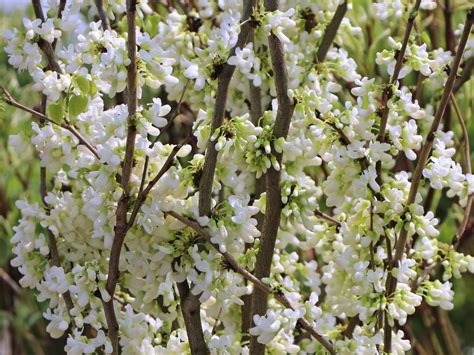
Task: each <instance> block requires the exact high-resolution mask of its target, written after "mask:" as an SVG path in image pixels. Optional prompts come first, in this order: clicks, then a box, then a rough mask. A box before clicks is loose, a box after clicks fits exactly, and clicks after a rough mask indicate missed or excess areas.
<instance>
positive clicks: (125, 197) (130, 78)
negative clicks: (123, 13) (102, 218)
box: [103, 0, 138, 354]
mask: <svg viewBox="0 0 474 355" xmlns="http://www.w3.org/2000/svg"><path fill="white" fill-rule="evenodd" d="M136 7H137V1H136V0H127V25H128V39H127V47H128V58H129V59H130V64H129V66H128V69H127V94H128V132H127V141H126V144H125V157H124V160H123V166H122V175H121V176H122V178H121V182H120V185H121V187H122V196H121V197H120V200H119V202H118V205H117V210H116V213H115V217H116V222H115V228H114V240H113V243H112V248H111V251H110V258H109V272H108V277H107V283H106V286H105V287H106V290H107V292H108V293H109V295H110V300H109V301H108V302H105V301H104V302H103V304H104V311H105V317H106V320H107V325H108V336H109V338H110V340H111V342H112V347H113V354H118V353H119V325H118V322H117V318H116V315H115V310H114V305H113V296H114V294H115V288H116V286H117V282H118V279H119V274H120V272H119V263H120V253H121V250H122V246H123V242H124V240H125V236H126V234H127V230H128V223H127V213H128V208H129V201H130V177H131V175H132V170H133V158H134V152H135V138H136V135H137V128H136V122H135V120H136V112H137V104H138V102H137V58H136V57H137V45H136V44H137V41H136V28H135V23H136Z"/></svg>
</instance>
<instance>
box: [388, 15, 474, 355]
mask: <svg viewBox="0 0 474 355" xmlns="http://www.w3.org/2000/svg"><path fill="white" fill-rule="evenodd" d="M473 22H474V9H471V10H470V11H469V12H468V14H467V18H466V22H465V25H464V31H463V33H462V36H461V40H460V42H459V45H458V50H457V53H456V56H455V57H454V60H453V63H452V66H451V72H450V73H449V76H448V80H447V81H446V84H445V86H444V92H443V96H442V97H441V101H440V104H439V106H438V109H437V110H436V114H435V117H434V119H433V122H432V124H431V128H430V131H429V133H428V136H427V137H426V140H425V143H424V145H423V148H422V150H421V153H420V156H419V158H418V163H417V165H416V168H415V172H414V173H413V176H412V181H411V186H410V192H409V195H408V200H407V202H406V207H407V208H408V207H409V206H410V205H412V204H413V203H414V202H415V197H416V194H417V192H418V187H419V185H420V182H421V177H422V172H423V168H424V167H425V164H426V162H427V161H428V158H429V155H430V152H431V148H432V147H433V142H434V139H435V133H436V131H437V130H438V126H439V123H440V121H441V118H442V117H443V113H444V110H445V109H446V106H447V104H448V101H449V99H450V97H451V93H452V90H453V86H454V80H455V79H456V73H457V71H458V68H459V63H460V62H461V57H462V54H463V52H464V48H465V47H466V43H467V40H468V38H469V34H470V32H471V27H472V24H473ZM407 236H408V232H407V230H406V229H405V228H402V230H401V232H400V237H399V238H398V241H397V243H396V246H395V255H394V257H393V260H392V262H391V263H390V265H389V270H388V271H389V272H388V276H387V281H386V284H385V290H386V293H385V295H386V297H390V296H391V295H392V294H393V292H394V291H395V289H396V287H397V279H396V278H395V277H394V276H393V275H392V273H391V271H392V269H393V268H394V267H397V266H398V263H399V261H400V259H401V258H402V256H403V251H404V250H405V245H406V242H407ZM391 334H392V330H391V327H390V325H389V324H388V322H386V324H385V335H384V337H385V340H384V351H385V352H387V353H389V352H390V351H391V347H392V339H391Z"/></svg>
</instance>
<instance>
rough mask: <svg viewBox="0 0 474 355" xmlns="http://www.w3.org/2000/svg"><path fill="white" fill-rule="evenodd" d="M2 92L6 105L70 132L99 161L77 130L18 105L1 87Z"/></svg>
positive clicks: (93, 149)
mask: <svg viewBox="0 0 474 355" xmlns="http://www.w3.org/2000/svg"><path fill="white" fill-rule="evenodd" d="M1 89H2V91H3V99H4V101H5V103H6V104H8V105H10V106H13V107H16V108H18V109H20V110H22V111H25V112H28V113H30V114H31V115H33V116H34V117H36V118H37V119H38V120H39V121H46V122H48V123H51V124H53V125H55V126H58V127H61V128H64V129H65V130H67V131H69V132H71V133H72V134H73V135H74V136H75V137H76V138H77V139H78V140H79V143H80V144H82V145H84V146H85V147H86V148H87V149H88V150H89V151H90V152H91V153H92V154H93V155H94V156H95V157H96V158H97V159H98V160H100V157H99V154H98V153H97V150H96V149H95V148H94V147H93V146H92V144H90V143H89V142H88V141H87V140H86V139H85V138H84V137H83V136H82V135H81V134H80V133H79V131H77V129H76V128H75V127H74V126H73V125H72V124H70V123H58V122H56V121H54V120H53V119H51V118H50V117H48V116H46V115H45V114H43V113H41V112H38V111H36V110H33V109H31V108H29V107H27V106H25V105H23V104H20V103H19V102H17V101H16V100H15V99H14V98H13V97H12V96H11V94H10V93H9V92H8V91H7V89H5V88H4V87H3V86H2V87H1Z"/></svg>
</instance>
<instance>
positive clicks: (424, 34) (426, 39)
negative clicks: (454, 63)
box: [421, 31, 431, 48]
mask: <svg viewBox="0 0 474 355" xmlns="http://www.w3.org/2000/svg"><path fill="white" fill-rule="evenodd" d="M421 38H422V39H423V42H425V43H426V45H427V47H428V48H431V38H430V35H429V34H428V32H426V31H423V32H422V33H421Z"/></svg>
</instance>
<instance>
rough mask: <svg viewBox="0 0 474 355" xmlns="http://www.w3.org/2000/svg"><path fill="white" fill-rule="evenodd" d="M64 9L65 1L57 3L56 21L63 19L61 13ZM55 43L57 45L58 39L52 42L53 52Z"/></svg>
mask: <svg viewBox="0 0 474 355" xmlns="http://www.w3.org/2000/svg"><path fill="white" fill-rule="evenodd" d="M65 7H66V0H61V1H60V2H59V6H58V19H61V18H62V17H63V11H64V8H65ZM57 43H58V39H57V38H55V39H54V41H53V45H52V48H53V50H55V49H56V44H57Z"/></svg>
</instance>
